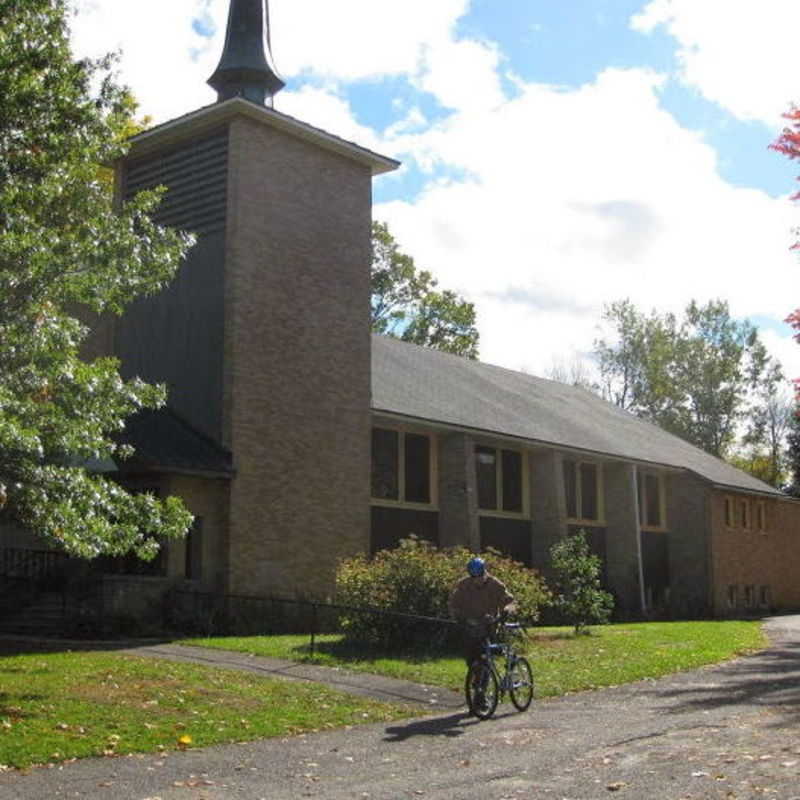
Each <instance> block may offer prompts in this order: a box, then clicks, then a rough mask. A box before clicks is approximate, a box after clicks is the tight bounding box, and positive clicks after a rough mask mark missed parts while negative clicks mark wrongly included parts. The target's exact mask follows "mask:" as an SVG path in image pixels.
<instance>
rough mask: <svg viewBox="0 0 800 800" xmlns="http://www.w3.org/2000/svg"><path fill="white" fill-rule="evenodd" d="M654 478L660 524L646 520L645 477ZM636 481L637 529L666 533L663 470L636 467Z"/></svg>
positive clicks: (665, 493)
mask: <svg viewBox="0 0 800 800" xmlns="http://www.w3.org/2000/svg"><path fill="white" fill-rule="evenodd" d="M648 477H651V478H655V479H656V481H657V483H658V513H659V516H660V518H661V521H660V524H658V525H651V524H649V523H648V522H647V521H646V519H645V518H646V516H647V478H648ZM636 483H637V489H638V491H639V497H638V501H639V530H640V531H648V532H650V533H666V531H667V528H668V526H667V481H666V476H665V475H664V473H663V472H659V471H658V470H654V469H641V468H638V467H637V470H636Z"/></svg>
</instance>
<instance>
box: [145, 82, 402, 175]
mask: <svg viewBox="0 0 800 800" xmlns="http://www.w3.org/2000/svg"><path fill="white" fill-rule="evenodd" d="M237 114H243V115H244V116H246V117H249V118H250V119H253V120H255V121H256V122H260V123H262V124H264V125H269V126H271V127H273V128H277V129H279V130H282V131H284V132H285V133H289V134H291V135H293V136H297V137H298V138H301V139H306V140H307V141H311V142H314V143H315V144H316V145H318V146H319V147H322V148H324V149H327V150H331V151H333V152H335V153H338V154H339V155H342V156H345V157H347V158H351V159H353V160H355V161H360V162H362V163H363V164H365V165H367V166H369V167H370V169H371V171H372V174H373V175H381V174H383V173H384V172H392V171H393V170H396V169H397V168H398V167H399V166H400V162H399V161H397V160H396V159H394V158H389V157H388V156H384V155H381V154H380V153H376V152H375V151H374V150H370V149H368V148H366V147H363V146H361V145H359V144H356V143H355V142H351V141H349V140H348V139H343V138H341V137H340V136H336V135H335V134H333V133H329V132H328V131H325V130H323V129H322V128H317V127H315V126H314V125H310V124H309V123H307V122H303V121H302V120H299V119H297V118H296V117H293V116H291V115H289V114H284V113H283V112H281V111H276V110H275V109H274V108H267V107H266V106H262V105H258V104H257V103H253V102H251V101H249V100H245V99H244V98H242V97H232V98H231V99H229V100H225V101H224V102H222V103H211V104H210V105H207V106H203V107H202V108H198V109H196V110H195V111H190V112H189V113H187V114H183V115H182V116H180V117H176V118H175V119H171V120H167V121H166V122H162V123H161V124H159V125H156V126H154V127H152V128H148V129H147V130H145V131H142V132H141V133H138V134H136V136H133V137H131V139H130V140H129V142H130V145H131V152H130V154H129V157H131V158H138V157H139V156H141V155H145V154H146V153H147V152H148V151H150V150H151V149H153V148H160V147H161V146H162V145H163V144H164V143H165V142H166V141H169V140H170V139H175V140H180V139H182V138H183V137H185V136H188V135H194V134H196V133H197V132H198V131H200V130H205V129H209V130H211V129H214V127H215V126H217V127H218V126H220V125H222V124H223V123H224V122H226V121H227V120H229V119H230V118H231V117H233V116H235V115H237Z"/></svg>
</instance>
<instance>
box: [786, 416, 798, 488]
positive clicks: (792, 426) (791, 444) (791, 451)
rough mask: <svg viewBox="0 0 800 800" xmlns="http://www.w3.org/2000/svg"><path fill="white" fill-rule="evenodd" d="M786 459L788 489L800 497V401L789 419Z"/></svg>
mask: <svg viewBox="0 0 800 800" xmlns="http://www.w3.org/2000/svg"><path fill="white" fill-rule="evenodd" d="M786 443H787V450H786V460H787V470H788V472H789V480H788V485H787V488H786V491H787V493H788V494H790V495H792V497H798V498H800V402H796V403H795V406H794V409H793V412H792V415H791V417H790V420H789V432H788V434H787V435H786Z"/></svg>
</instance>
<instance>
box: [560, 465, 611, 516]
mask: <svg viewBox="0 0 800 800" xmlns="http://www.w3.org/2000/svg"><path fill="white" fill-rule="evenodd" d="M600 478H601V473H600V465H599V464H595V463H593V462H591V461H573V460H571V459H564V493H565V496H566V500H567V518H568V519H571V520H575V521H579V522H600V521H601V520H602V519H603V509H602V491H601V483H600Z"/></svg>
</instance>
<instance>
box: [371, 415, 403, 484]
mask: <svg viewBox="0 0 800 800" xmlns="http://www.w3.org/2000/svg"><path fill="white" fill-rule="evenodd" d="M399 458H400V434H399V433H398V432H397V431H389V430H386V429H385V428H373V429H372V496H373V497H375V498H377V499H379V500H399V499H400V480H399V478H400V474H399V470H398V463H399Z"/></svg>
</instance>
